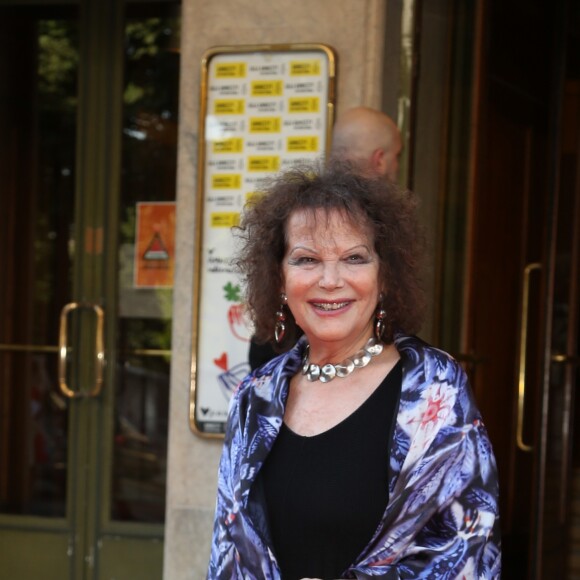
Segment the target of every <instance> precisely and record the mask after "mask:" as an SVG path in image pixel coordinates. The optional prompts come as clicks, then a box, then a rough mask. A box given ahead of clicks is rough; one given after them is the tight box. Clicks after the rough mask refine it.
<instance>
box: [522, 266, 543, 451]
mask: <svg viewBox="0 0 580 580" xmlns="http://www.w3.org/2000/svg"><path fill="white" fill-rule="evenodd" d="M541 268H542V265H541V264H539V263H538V262H534V263H533V264H528V265H527V266H526V267H525V268H524V284H523V291H522V316H521V322H520V360H519V371H518V423H517V429H516V443H517V446H518V447H519V449H521V450H522V451H526V452H528V453H529V452H530V451H532V450H533V447H532V445H527V444H526V443H524V416H525V409H524V405H525V402H526V347H527V345H528V307H529V302H530V275H531V273H532V272H533V271H534V270H540V269H541Z"/></svg>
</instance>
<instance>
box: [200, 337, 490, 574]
mask: <svg viewBox="0 0 580 580" xmlns="http://www.w3.org/2000/svg"><path fill="white" fill-rule="evenodd" d="M395 346H396V347H397V349H398V351H399V353H400V356H401V359H402V362H403V383H402V391H401V399H400V404H399V409H398V413H397V422H396V427H395V431H394V436H393V442H392V447H391V456H390V480H389V503H388V505H387V508H386V510H385V514H384V516H383V519H382V522H381V524H380V526H379V528H378V529H377V531H376V533H375V535H374V537H373V538H372V539H370V542H369V544H368V545H367V547H366V548H365V549H364V551H363V552H362V553H361V554H360V555H359V557H358V558H357V560H356V562H353V563H352V565H351V566H350V567H349V568H348V569H347V570H345V572H344V574H343V577H344V578H358V579H364V578H377V577H378V578H390V579H403V578H433V579H438V580H444V579H459V578H461V579H463V578H466V579H478V580H484V579H496V578H499V577H500V562H501V553H500V530H499V512H498V509H499V508H498V481H497V471H496V464H495V458H494V456H493V451H492V448H491V444H490V441H489V439H488V436H487V432H486V429H485V427H484V425H483V422H482V419H481V416H480V414H479V411H478V409H477V407H476V405H475V402H474V399H473V394H472V392H471V389H470V387H469V385H468V382H467V377H466V375H465V373H464V371H463V369H462V368H461V366H460V365H459V364H458V363H457V362H456V361H455V360H454V359H453V358H452V357H451V356H449V355H448V354H446V353H445V352H443V351H440V350H437V349H435V348H433V347H431V346H429V345H427V344H426V343H424V342H422V341H421V340H420V339H418V338H416V337H410V336H402V335H399V336H397V337H396V339H395ZM304 347H305V340H304V338H302V339H301V340H300V341H299V342H298V344H297V345H296V346H295V347H294V348H293V349H292V350H291V351H289V352H288V353H285V354H283V355H281V356H279V357H277V358H275V359H274V360H272V361H270V362H269V363H267V364H266V365H264V366H263V367H261V368H260V369H257V370H256V371H255V372H254V373H252V374H251V375H249V376H248V377H246V378H245V379H244V380H243V381H242V383H241V384H240V386H239V388H238V389H237V391H236V393H235V394H234V396H233V398H232V402H231V407H230V415H229V420H228V428H227V433H226V437H225V441H224V447H223V454H222V458H221V463H220V468H219V477H218V497H217V506H216V516H215V525H214V532H213V541H212V549H211V560H210V564H209V570H208V578H209V579H210V580H217V579H219V580H222V579H226V578H227V579H230V578H235V579H240V580H241V579H244V580H248V579H253V578H255V579H272V580H278V579H280V578H281V575H280V571H279V568H278V565H277V563H276V558H275V555H274V554H273V552H272V549H271V546H270V545H269V540H268V529H267V522H266V521H265V516H264V512H263V509H262V508H261V504H260V502H259V501H258V502H256V501H255V498H254V495H255V494H252V498H251V497H250V490H251V489H252V484H253V483H254V482H255V480H256V476H257V474H258V471H259V470H260V467H261V466H262V464H263V463H264V460H265V459H266V457H267V456H268V453H269V451H270V450H271V449H272V445H273V444H274V441H275V439H276V437H277V435H278V432H279V430H280V426H281V424H282V420H283V416H284V407H285V402H286V398H287V395H288V384H289V381H290V379H291V377H292V376H293V375H294V374H296V372H298V370H299V368H300V366H301V359H302V353H303V351H304ZM361 476H364V474H361ZM337 509H340V506H337Z"/></svg>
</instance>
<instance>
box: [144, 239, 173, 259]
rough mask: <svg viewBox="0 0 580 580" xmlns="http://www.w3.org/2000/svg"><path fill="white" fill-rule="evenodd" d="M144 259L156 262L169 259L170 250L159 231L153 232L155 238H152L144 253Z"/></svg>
mask: <svg viewBox="0 0 580 580" xmlns="http://www.w3.org/2000/svg"><path fill="white" fill-rule="evenodd" d="M143 259H144V260H148V261H149V260H150V261H156V262H159V261H167V260H169V252H168V251H167V248H166V247H165V244H164V243H163V240H162V239H161V236H160V235H159V232H155V233H154V234H153V238H151V241H150V242H149V245H148V246H147V249H146V250H145V252H144V254H143Z"/></svg>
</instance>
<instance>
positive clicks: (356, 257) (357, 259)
mask: <svg viewBox="0 0 580 580" xmlns="http://www.w3.org/2000/svg"><path fill="white" fill-rule="evenodd" d="M346 261H347V262H348V263H349V264H366V263H367V262H368V258H367V257H366V256H362V255H361V254H352V256H348V257H347V259H346Z"/></svg>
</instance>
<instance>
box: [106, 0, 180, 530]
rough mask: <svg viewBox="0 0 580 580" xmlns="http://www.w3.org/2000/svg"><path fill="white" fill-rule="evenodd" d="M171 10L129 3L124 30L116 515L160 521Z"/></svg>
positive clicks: (173, 125)
mask: <svg viewBox="0 0 580 580" xmlns="http://www.w3.org/2000/svg"><path fill="white" fill-rule="evenodd" d="M175 10H176V7H175V5H173V6H172V5H162V4H149V3H144V4H131V5H129V6H128V8H127V16H126V27H125V46H126V51H125V80H124V104H123V157H122V183H121V207H120V216H121V218H120V232H119V252H118V255H119V282H118V300H119V307H118V321H117V329H118V331H117V345H116V352H117V353H118V355H117V359H116V380H117V388H116V395H115V413H116V418H115V428H114V458H113V483H112V500H111V506H112V507H111V509H112V513H111V517H112V519H115V520H123V521H137V522H163V521H164V517H165V471H166V459H167V419H168V401H169V365H170V349H171V301H172V289H171V286H172V284H173V277H172V271H173V256H174V253H173V239H174V238H173V236H174V233H175V228H174V224H175V213H174V206H173V202H174V200H175V179H176V167H177V114H178V78H179V76H178V75H179V53H178V51H177V49H176V48H177V47H178V46H179V25H180V19H179V14H178V13H176V12H175Z"/></svg>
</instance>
